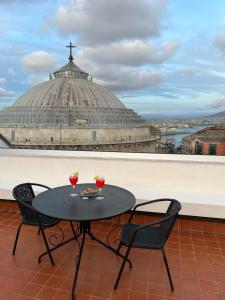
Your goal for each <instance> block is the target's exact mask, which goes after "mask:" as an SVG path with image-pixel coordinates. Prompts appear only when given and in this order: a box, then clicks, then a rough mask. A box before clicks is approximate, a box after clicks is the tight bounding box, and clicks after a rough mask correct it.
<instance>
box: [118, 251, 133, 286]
mask: <svg viewBox="0 0 225 300" xmlns="http://www.w3.org/2000/svg"><path fill="white" fill-rule="evenodd" d="M130 250H131V247H128V248H127V251H126V254H125V256H124V259H123V262H122V265H121V267H120V270H119V273H118V276H117V278H116V282H115V284H114V290H116V289H117V287H118V284H119V281H120V277H121V275H122V273H123V269H124V266H125V263H126V261H127V258H128V255H129V253H130ZM117 251H118V249H117Z"/></svg>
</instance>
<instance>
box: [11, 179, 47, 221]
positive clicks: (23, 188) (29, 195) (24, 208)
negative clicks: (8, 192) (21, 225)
mask: <svg viewBox="0 0 225 300" xmlns="http://www.w3.org/2000/svg"><path fill="white" fill-rule="evenodd" d="M33 185H35V186H41V187H44V188H48V187H47V186H43V185H39V184H36V183H28V182H27V183H22V184H19V185H17V186H16V187H14V189H13V196H14V198H15V199H16V201H17V203H18V206H19V209H20V212H21V215H22V217H23V219H24V220H26V221H28V222H31V223H38V217H37V212H36V211H35V210H34V208H33V207H32V200H33V199H34V197H35V193H34V190H33V188H32V186H33Z"/></svg>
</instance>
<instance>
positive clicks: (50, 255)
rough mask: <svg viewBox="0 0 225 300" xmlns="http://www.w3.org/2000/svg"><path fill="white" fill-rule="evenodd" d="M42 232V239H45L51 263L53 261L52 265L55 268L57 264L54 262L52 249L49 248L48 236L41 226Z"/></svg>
mask: <svg viewBox="0 0 225 300" xmlns="http://www.w3.org/2000/svg"><path fill="white" fill-rule="evenodd" d="M40 230H41V234H42V237H43V240H44V243H45V247H46V249H47V252H48V255H49V258H50V261H51V264H52V265H53V266H54V265H55V263H54V260H53V257H52V254H51V252H50V248H49V245H48V241H47V239H46V236H45V233H44V230H43V228H42V227H41V226H40Z"/></svg>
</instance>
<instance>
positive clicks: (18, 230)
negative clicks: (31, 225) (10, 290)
mask: <svg viewBox="0 0 225 300" xmlns="http://www.w3.org/2000/svg"><path fill="white" fill-rule="evenodd" d="M22 225H23V222H22V223H21V224H20V225H19V227H18V229H17V233H16V239H15V242H14V247H13V252H12V254H13V255H15V253H16V246H17V242H18V238H19V234H20V229H21V227H22Z"/></svg>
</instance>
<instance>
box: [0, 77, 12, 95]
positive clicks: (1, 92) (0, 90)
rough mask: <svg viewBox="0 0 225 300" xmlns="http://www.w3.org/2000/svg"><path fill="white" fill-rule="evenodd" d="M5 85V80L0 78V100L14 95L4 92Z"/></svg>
mask: <svg viewBox="0 0 225 300" xmlns="http://www.w3.org/2000/svg"><path fill="white" fill-rule="evenodd" d="M5 83H6V79H5V78H0V98H3V97H12V96H14V95H15V94H14V93H13V92H11V91H8V90H6V89H5V88H4V87H3V86H4V84H5Z"/></svg>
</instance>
